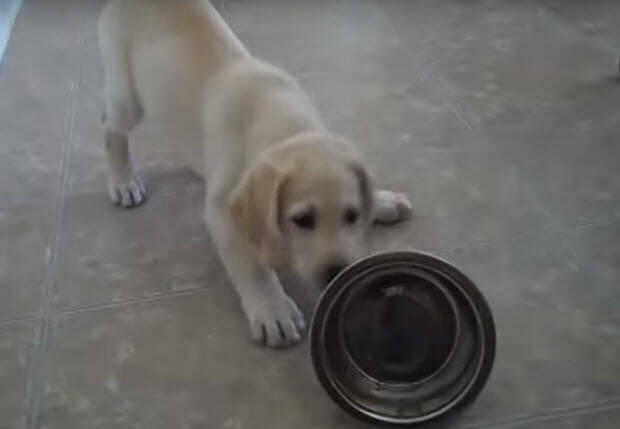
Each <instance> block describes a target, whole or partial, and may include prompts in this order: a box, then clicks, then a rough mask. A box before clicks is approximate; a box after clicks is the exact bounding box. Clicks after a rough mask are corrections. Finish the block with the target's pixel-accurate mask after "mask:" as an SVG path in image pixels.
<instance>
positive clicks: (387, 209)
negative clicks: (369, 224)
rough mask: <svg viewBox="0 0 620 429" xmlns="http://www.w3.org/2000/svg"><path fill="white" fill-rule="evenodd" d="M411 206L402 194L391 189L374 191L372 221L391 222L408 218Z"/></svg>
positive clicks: (411, 209)
mask: <svg viewBox="0 0 620 429" xmlns="http://www.w3.org/2000/svg"><path fill="white" fill-rule="evenodd" d="M412 211H413V208H412V207H411V202H409V198H407V197H406V196H405V195H404V194H401V193H398V192H392V191H377V192H376V193H375V217H374V221H375V222H376V223H380V224H387V225H389V224H393V223H396V222H401V221H403V220H405V219H408V218H409V217H410V216H411V212H412Z"/></svg>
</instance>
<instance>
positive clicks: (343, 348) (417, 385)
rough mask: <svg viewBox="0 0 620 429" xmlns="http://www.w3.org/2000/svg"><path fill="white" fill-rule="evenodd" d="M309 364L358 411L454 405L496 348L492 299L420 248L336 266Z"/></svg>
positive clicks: (375, 418)
mask: <svg viewBox="0 0 620 429" xmlns="http://www.w3.org/2000/svg"><path fill="white" fill-rule="evenodd" d="M310 337H311V353H312V358H313V364H314V368H315V372H316V374H317V376H318V378H319V380H320V382H321V384H322V385H323V387H324V388H325V389H326V391H327V392H328V394H329V395H330V396H331V397H332V398H333V399H334V400H335V401H336V402H337V403H339V404H340V405H341V406H342V407H343V408H344V409H345V410H347V411H348V412H350V413H351V414H353V415H354V416H356V417H359V418H362V419H364V420H370V421H372V422H380V423H390V424H396V425H411V424H417V423H421V422H425V421H428V420H431V419H433V418H435V417H438V416H440V415H443V414H445V413H446V412H448V411H450V410H452V409H456V408H459V407H461V406H463V405H465V404H466V403H467V402H469V401H470V400H471V399H473V398H474V397H475V396H476V395H477V394H478V393H479V391H480V390H481V389H482V387H483V386H484V384H485V383H486V380H487V379H488V375H489V373H490V370H491V367H492V364H493V360H494V356H495V328H494V324H493V320H492V317H491V313H490V309H489V308H488V305H487V304H486V301H485V300H484V298H483V297H482V295H481V294H480V292H479V291H478V289H477V288H476V287H475V285H474V284H473V283H472V282H471V280H469V278H467V277H466V276H465V275H464V274H463V273H462V272H460V271H459V270H458V269H456V268H455V267H454V266H452V265H450V264H449V263H447V262H445V261H443V260H441V259H439V258H435V257H434V256H431V255H427V254H423V253H418V252H397V253H386V254H379V255H375V256H372V257H369V258H366V259H364V260H362V261H359V262H357V263H355V264H353V265H351V266H350V267H348V268H347V269H345V270H344V271H343V272H342V273H341V274H339V275H338V276H337V277H336V278H335V279H334V280H333V281H332V283H330V285H329V286H328V287H327V289H326V290H325V291H324V292H323V294H322V295H321V297H320V299H319V302H318V304H317V307H316V309H315V312H314V315H313V319H312V324H311V333H310Z"/></svg>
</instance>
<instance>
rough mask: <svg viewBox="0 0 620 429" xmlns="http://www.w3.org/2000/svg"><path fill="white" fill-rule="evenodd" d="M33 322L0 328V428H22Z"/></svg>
mask: <svg viewBox="0 0 620 429" xmlns="http://www.w3.org/2000/svg"><path fill="white" fill-rule="evenodd" d="M37 327H38V324H37V323H35V322H15V323H10V324H2V325H0V385H1V386H2V389H0V416H1V420H2V423H1V425H2V427H3V428H7V429H24V428H25V426H24V423H25V420H24V416H25V414H24V411H25V410H24V406H25V402H26V389H27V385H28V367H29V364H30V362H29V360H30V353H31V350H32V348H33V344H34V341H35V335H36V329H37Z"/></svg>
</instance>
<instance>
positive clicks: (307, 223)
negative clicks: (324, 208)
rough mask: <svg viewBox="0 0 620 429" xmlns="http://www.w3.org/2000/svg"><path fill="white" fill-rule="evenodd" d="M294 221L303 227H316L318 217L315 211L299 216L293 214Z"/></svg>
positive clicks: (299, 226)
mask: <svg viewBox="0 0 620 429" xmlns="http://www.w3.org/2000/svg"><path fill="white" fill-rule="evenodd" d="M293 223H294V224H295V225H297V227H298V228H301V229H314V227H315V224H316V219H315V218H314V214H313V213H303V214H300V215H297V216H293Z"/></svg>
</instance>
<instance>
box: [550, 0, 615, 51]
mask: <svg viewBox="0 0 620 429" xmlns="http://www.w3.org/2000/svg"><path fill="white" fill-rule="evenodd" d="M539 3H540V4H541V5H543V6H544V7H547V8H549V9H550V10H551V11H553V12H554V13H556V14H557V15H558V16H559V17H560V18H563V19H566V20H568V21H569V22H572V23H574V25H575V26H577V27H578V28H579V29H580V30H581V31H582V32H583V34H584V36H587V37H590V38H593V39H595V40H599V41H600V42H601V45H602V46H605V47H608V48H611V49H612V50H613V49H614V48H615V49H616V52H615V54H616V55H617V54H618V48H620V34H618V29H617V23H618V20H620V10H618V8H617V7H615V6H617V4H616V3H615V2H614V1H613V0H599V1H593V2H585V3H584V2H582V1H579V0H568V1H566V0H539Z"/></svg>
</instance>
